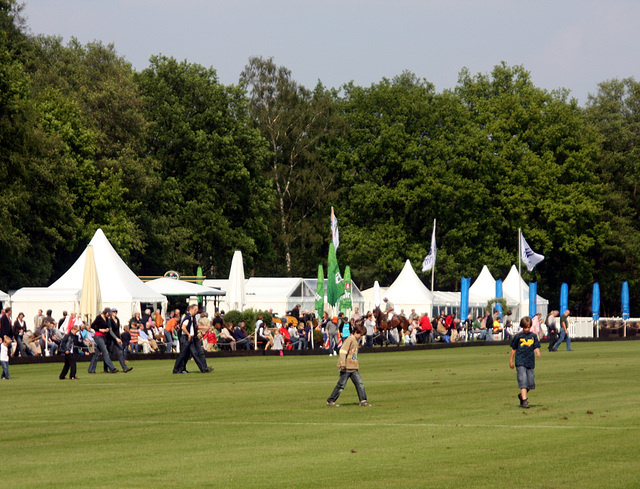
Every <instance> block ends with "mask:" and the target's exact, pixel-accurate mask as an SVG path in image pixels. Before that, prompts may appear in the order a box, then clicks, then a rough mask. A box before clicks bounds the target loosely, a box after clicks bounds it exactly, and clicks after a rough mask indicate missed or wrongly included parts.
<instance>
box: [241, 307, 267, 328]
mask: <svg viewBox="0 0 640 489" xmlns="http://www.w3.org/2000/svg"><path fill="white" fill-rule="evenodd" d="M258 316H262V320H263V321H264V323H265V324H271V321H272V319H273V318H272V317H271V314H270V313H269V311H256V310H254V309H251V308H249V309H245V310H244V311H242V319H244V322H245V323H246V329H247V331H248V332H249V333H252V334H253V332H254V331H255V329H256V321H257V320H258Z"/></svg>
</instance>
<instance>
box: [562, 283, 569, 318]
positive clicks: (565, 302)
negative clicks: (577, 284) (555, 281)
mask: <svg viewBox="0 0 640 489" xmlns="http://www.w3.org/2000/svg"><path fill="white" fill-rule="evenodd" d="M567 309H569V286H568V285H567V284H565V283H564V282H563V283H562V285H561V286H560V315H561V316H562V315H563V314H564V312H565V311H566V310H567Z"/></svg>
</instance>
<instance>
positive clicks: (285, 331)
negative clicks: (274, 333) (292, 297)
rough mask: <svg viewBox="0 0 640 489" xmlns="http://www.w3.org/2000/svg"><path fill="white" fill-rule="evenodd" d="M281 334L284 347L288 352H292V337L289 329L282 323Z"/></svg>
mask: <svg viewBox="0 0 640 489" xmlns="http://www.w3.org/2000/svg"><path fill="white" fill-rule="evenodd" d="M280 334H281V335H282V340H283V341H284V347H285V348H286V349H287V350H291V335H290V334H289V329H288V328H287V326H286V325H285V323H280Z"/></svg>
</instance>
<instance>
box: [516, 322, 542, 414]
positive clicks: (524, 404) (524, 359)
mask: <svg viewBox="0 0 640 489" xmlns="http://www.w3.org/2000/svg"><path fill="white" fill-rule="evenodd" d="M520 328H522V331H521V332H519V333H518V334H516V335H515V336H514V337H513V340H512V341H511V356H510V357H509V367H511V368H515V369H516V372H517V375H518V387H519V388H520V394H518V399H520V407H521V408H525V409H528V408H529V400H528V398H527V393H528V392H529V391H530V390H531V389H535V388H536V383H535V374H534V368H535V366H536V359H535V356H534V353H535V355H536V356H537V357H538V358H540V342H539V341H538V336H537V335H535V334H533V333H532V332H531V318H530V317H529V316H525V317H523V318H522V319H521V320H520ZM514 357H515V364H514Z"/></svg>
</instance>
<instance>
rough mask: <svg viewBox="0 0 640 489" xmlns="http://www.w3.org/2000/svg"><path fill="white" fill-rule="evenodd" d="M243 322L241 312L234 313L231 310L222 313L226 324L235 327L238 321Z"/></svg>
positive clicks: (233, 310)
mask: <svg viewBox="0 0 640 489" xmlns="http://www.w3.org/2000/svg"><path fill="white" fill-rule="evenodd" d="M243 320H244V316H243V314H242V312H240V311H236V310H235V309H232V310H231V311H226V312H225V313H224V322H225V323H227V324H233V326H234V327H235V326H237V325H238V323H239V322H240V321H243Z"/></svg>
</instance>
